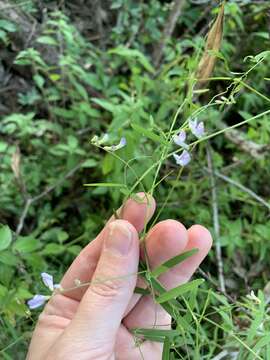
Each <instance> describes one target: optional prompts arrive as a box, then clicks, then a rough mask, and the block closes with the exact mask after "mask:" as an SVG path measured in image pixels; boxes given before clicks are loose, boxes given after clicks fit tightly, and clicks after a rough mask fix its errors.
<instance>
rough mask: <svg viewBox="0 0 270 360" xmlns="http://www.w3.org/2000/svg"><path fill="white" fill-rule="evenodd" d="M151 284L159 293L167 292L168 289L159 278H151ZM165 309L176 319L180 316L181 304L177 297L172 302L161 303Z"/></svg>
mask: <svg viewBox="0 0 270 360" xmlns="http://www.w3.org/2000/svg"><path fill="white" fill-rule="evenodd" d="M151 285H152V288H153V289H154V290H155V292H157V293H158V294H166V289H165V288H164V287H163V286H162V285H161V284H160V283H159V281H158V280H156V279H154V278H151ZM160 305H161V306H162V307H163V309H164V310H165V311H167V313H168V314H169V315H170V316H171V317H172V318H173V319H176V318H178V316H179V310H178V308H179V306H180V304H179V303H178V301H176V300H175V299H172V300H171V301H170V302H168V301H167V302H163V303H162V304H160Z"/></svg>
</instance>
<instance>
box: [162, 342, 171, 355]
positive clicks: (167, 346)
mask: <svg viewBox="0 0 270 360" xmlns="http://www.w3.org/2000/svg"><path fill="white" fill-rule="evenodd" d="M170 347H171V342H170V339H169V338H168V337H166V338H165V341H164V345H163V351H162V360H170Z"/></svg>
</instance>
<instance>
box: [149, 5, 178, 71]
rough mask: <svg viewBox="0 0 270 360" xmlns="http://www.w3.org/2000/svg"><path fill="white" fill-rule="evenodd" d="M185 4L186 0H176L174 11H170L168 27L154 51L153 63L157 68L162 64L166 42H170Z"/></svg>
mask: <svg viewBox="0 0 270 360" xmlns="http://www.w3.org/2000/svg"><path fill="white" fill-rule="evenodd" d="M184 4H185V0H175V1H174V3H173V6H172V9H171V11H170V15H169V18H168V21H167V23H166V26H165V28H164V30H163V34H162V37H161V40H160V42H159V43H158V45H157V46H156V48H155V50H154V54H153V62H154V65H155V66H156V67H157V66H158V65H159V64H160V61H161V58H162V55H163V50H164V47H165V45H166V42H167V41H168V39H169V38H170V37H171V35H172V33H173V31H174V29H175V26H176V23H177V19H178V18H179V16H180V15H181V10H182V8H183V5H184Z"/></svg>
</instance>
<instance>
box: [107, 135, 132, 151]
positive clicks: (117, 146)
mask: <svg viewBox="0 0 270 360" xmlns="http://www.w3.org/2000/svg"><path fill="white" fill-rule="evenodd" d="M126 144H127V140H126V138H125V137H122V138H121V140H120V142H119V144H117V145H112V146H104V150H108V151H116V150H119V149H122V148H123V147H124V146H126Z"/></svg>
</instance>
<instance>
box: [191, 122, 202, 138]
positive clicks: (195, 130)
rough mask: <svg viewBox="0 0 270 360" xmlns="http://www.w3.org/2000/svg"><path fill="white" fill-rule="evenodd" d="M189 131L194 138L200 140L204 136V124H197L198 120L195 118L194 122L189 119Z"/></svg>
mask: <svg viewBox="0 0 270 360" xmlns="http://www.w3.org/2000/svg"><path fill="white" fill-rule="evenodd" d="M188 124H189V128H190V131H191V132H192V134H193V135H194V136H196V138H198V139H200V138H201V137H203V135H204V123H203V122H202V121H201V122H200V123H198V119H197V118H195V119H194V120H192V119H190V120H189V122H188Z"/></svg>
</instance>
